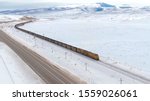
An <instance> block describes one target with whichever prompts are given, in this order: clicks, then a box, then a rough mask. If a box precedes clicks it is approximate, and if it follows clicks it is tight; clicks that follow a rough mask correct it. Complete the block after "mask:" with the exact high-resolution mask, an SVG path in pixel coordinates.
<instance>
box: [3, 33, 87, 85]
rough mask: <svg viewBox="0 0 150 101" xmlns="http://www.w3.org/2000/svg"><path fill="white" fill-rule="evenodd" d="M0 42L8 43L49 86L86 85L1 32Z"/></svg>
mask: <svg viewBox="0 0 150 101" xmlns="http://www.w3.org/2000/svg"><path fill="white" fill-rule="evenodd" d="M0 41H2V42H4V43H6V44H7V45H8V46H9V47H10V48H11V49H13V50H14V52H16V54H18V56H20V58H21V59H22V60H24V61H25V63H26V64H28V65H29V66H30V67H31V68H32V70H33V71H34V72H35V73H36V74H38V75H39V76H40V77H41V79H43V80H44V81H45V83H48V84H80V83H86V82H84V81H82V80H81V79H80V78H77V77H76V76H74V75H73V74H71V73H69V72H68V71H66V70H64V69H62V68H61V67H59V66H57V65H54V64H53V63H51V62H50V61H48V60H46V59H45V58H44V57H42V56H40V55H39V54H37V53H36V52H34V51H32V50H31V49H29V48H27V47H26V46H25V45H22V44H21V43H19V42H18V41H16V40H14V39H13V38H12V37H10V36H9V35H8V34H6V33H5V32H3V31H1V30H0Z"/></svg>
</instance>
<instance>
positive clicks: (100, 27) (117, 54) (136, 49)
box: [0, 8, 150, 83]
mask: <svg viewBox="0 0 150 101" xmlns="http://www.w3.org/2000/svg"><path fill="white" fill-rule="evenodd" d="M131 9H132V8H130V9H127V10H126V9H125V10H123V9H122V10H118V11H116V10H113V11H112V12H111V11H109V10H108V11H107V10H106V11H105V12H96V13H93V11H92V13H91V12H84V13H83V12H82V9H73V10H67V11H61V12H49V13H44V11H43V13H39V14H38V13H37V14H36V13H34V14H31V16H33V17H35V18H37V19H38V20H37V21H36V22H33V23H29V24H26V25H25V26H22V28H25V29H28V30H31V31H33V32H37V33H38V34H41V35H45V36H48V37H50V38H53V39H56V40H59V41H62V42H66V43H68V44H71V45H74V46H77V47H80V48H83V49H87V50H89V51H92V52H94V53H98V54H99V56H100V59H101V61H104V62H106V63H110V64H112V65H116V66H117V67H119V68H123V69H124V70H126V71H130V72H133V73H135V74H138V75H142V76H144V77H147V78H150V68H149V66H150V62H149V60H150V40H149V37H150V35H149V32H150V29H149V26H150V20H149V19H150V14H149V13H148V12H145V11H143V12H141V9H140V10H136V11H134V10H131ZM84 10H85V8H84ZM130 10H131V11H130ZM25 12H26V14H28V12H27V11H25ZM7 16H9V15H7ZM17 19H20V17H18V18H17ZM12 20H13V18H12ZM17 23H20V22H19V21H18V22H17V21H14V22H9V23H3V24H1V26H0V28H1V29H2V30H4V31H5V32H7V33H9V34H10V35H11V36H13V37H14V38H16V39H17V40H20V42H22V43H25V44H26V45H27V46H28V47H30V48H31V49H33V50H34V51H36V52H38V53H39V54H41V55H42V56H44V57H45V58H47V59H48V60H49V61H52V62H54V63H55V64H57V65H60V66H61V67H62V68H64V69H66V70H68V71H70V72H71V73H73V74H74V75H76V76H78V77H81V79H83V80H85V81H87V82H88V83H120V80H122V81H123V82H122V83H141V82H138V81H136V80H134V79H131V78H129V77H127V76H125V75H123V74H121V73H117V72H115V71H113V70H110V69H108V68H103V67H102V66H101V63H100V62H99V61H95V60H92V59H89V58H87V57H84V56H82V55H79V54H77V53H74V52H71V51H69V50H66V49H64V48H61V47H58V46H56V45H54V44H51V43H48V42H46V41H43V40H41V39H38V38H35V37H33V36H31V35H28V34H26V33H23V32H21V31H19V30H16V29H15V28H14V25H15V24H17ZM104 78H105V79H104Z"/></svg>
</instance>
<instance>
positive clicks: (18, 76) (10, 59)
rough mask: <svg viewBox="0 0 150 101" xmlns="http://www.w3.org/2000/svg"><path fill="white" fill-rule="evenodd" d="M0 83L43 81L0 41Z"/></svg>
mask: <svg viewBox="0 0 150 101" xmlns="http://www.w3.org/2000/svg"><path fill="white" fill-rule="evenodd" d="M0 72H1V73H0V84H1V83H5V84H33V83H34V84H35V83H44V82H43V81H42V80H41V79H40V78H39V76H38V75H36V74H35V73H34V72H33V71H32V70H31V68H30V67H29V66H28V65H26V64H25V63H24V62H23V60H21V59H20V58H19V57H18V55H17V54H15V53H14V52H13V51H12V50H11V49H10V48H9V47H8V46H7V45H6V44H4V43H2V42H0Z"/></svg>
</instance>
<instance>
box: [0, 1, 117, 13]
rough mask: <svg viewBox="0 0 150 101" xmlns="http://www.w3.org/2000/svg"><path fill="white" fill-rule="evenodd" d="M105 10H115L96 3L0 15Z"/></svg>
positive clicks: (9, 11) (16, 11)
mask: <svg viewBox="0 0 150 101" xmlns="http://www.w3.org/2000/svg"><path fill="white" fill-rule="evenodd" d="M107 8H109V9H110V8H115V6H113V5H110V4H107V3H96V4H84V5H76V6H73V5H67V6H64V5H62V6H60V5H59V6H50V7H44V8H33V9H31V8H25V9H13V10H3V11H0V14H35V13H47V12H58V11H67V10H79V11H81V12H87V13H91V12H92V13H93V12H100V11H103V10H104V9H107Z"/></svg>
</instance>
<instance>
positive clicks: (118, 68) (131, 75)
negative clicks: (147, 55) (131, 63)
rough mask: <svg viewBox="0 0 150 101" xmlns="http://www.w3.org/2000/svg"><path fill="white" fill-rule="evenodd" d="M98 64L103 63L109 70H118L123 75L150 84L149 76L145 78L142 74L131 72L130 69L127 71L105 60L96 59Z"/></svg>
mask: <svg viewBox="0 0 150 101" xmlns="http://www.w3.org/2000/svg"><path fill="white" fill-rule="evenodd" d="M98 64H100V65H103V66H105V67H106V68H108V69H110V70H113V71H116V72H119V73H121V74H123V75H126V76H128V77H130V78H133V79H135V80H137V81H140V82H142V83H145V84H150V79H149V78H146V77H144V76H141V75H138V74H136V73H133V72H130V71H127V70H124V69H122V68H120V67H117V66H114V65H112V64H109V63H106V62H103V61H98Z"/></svg>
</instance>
